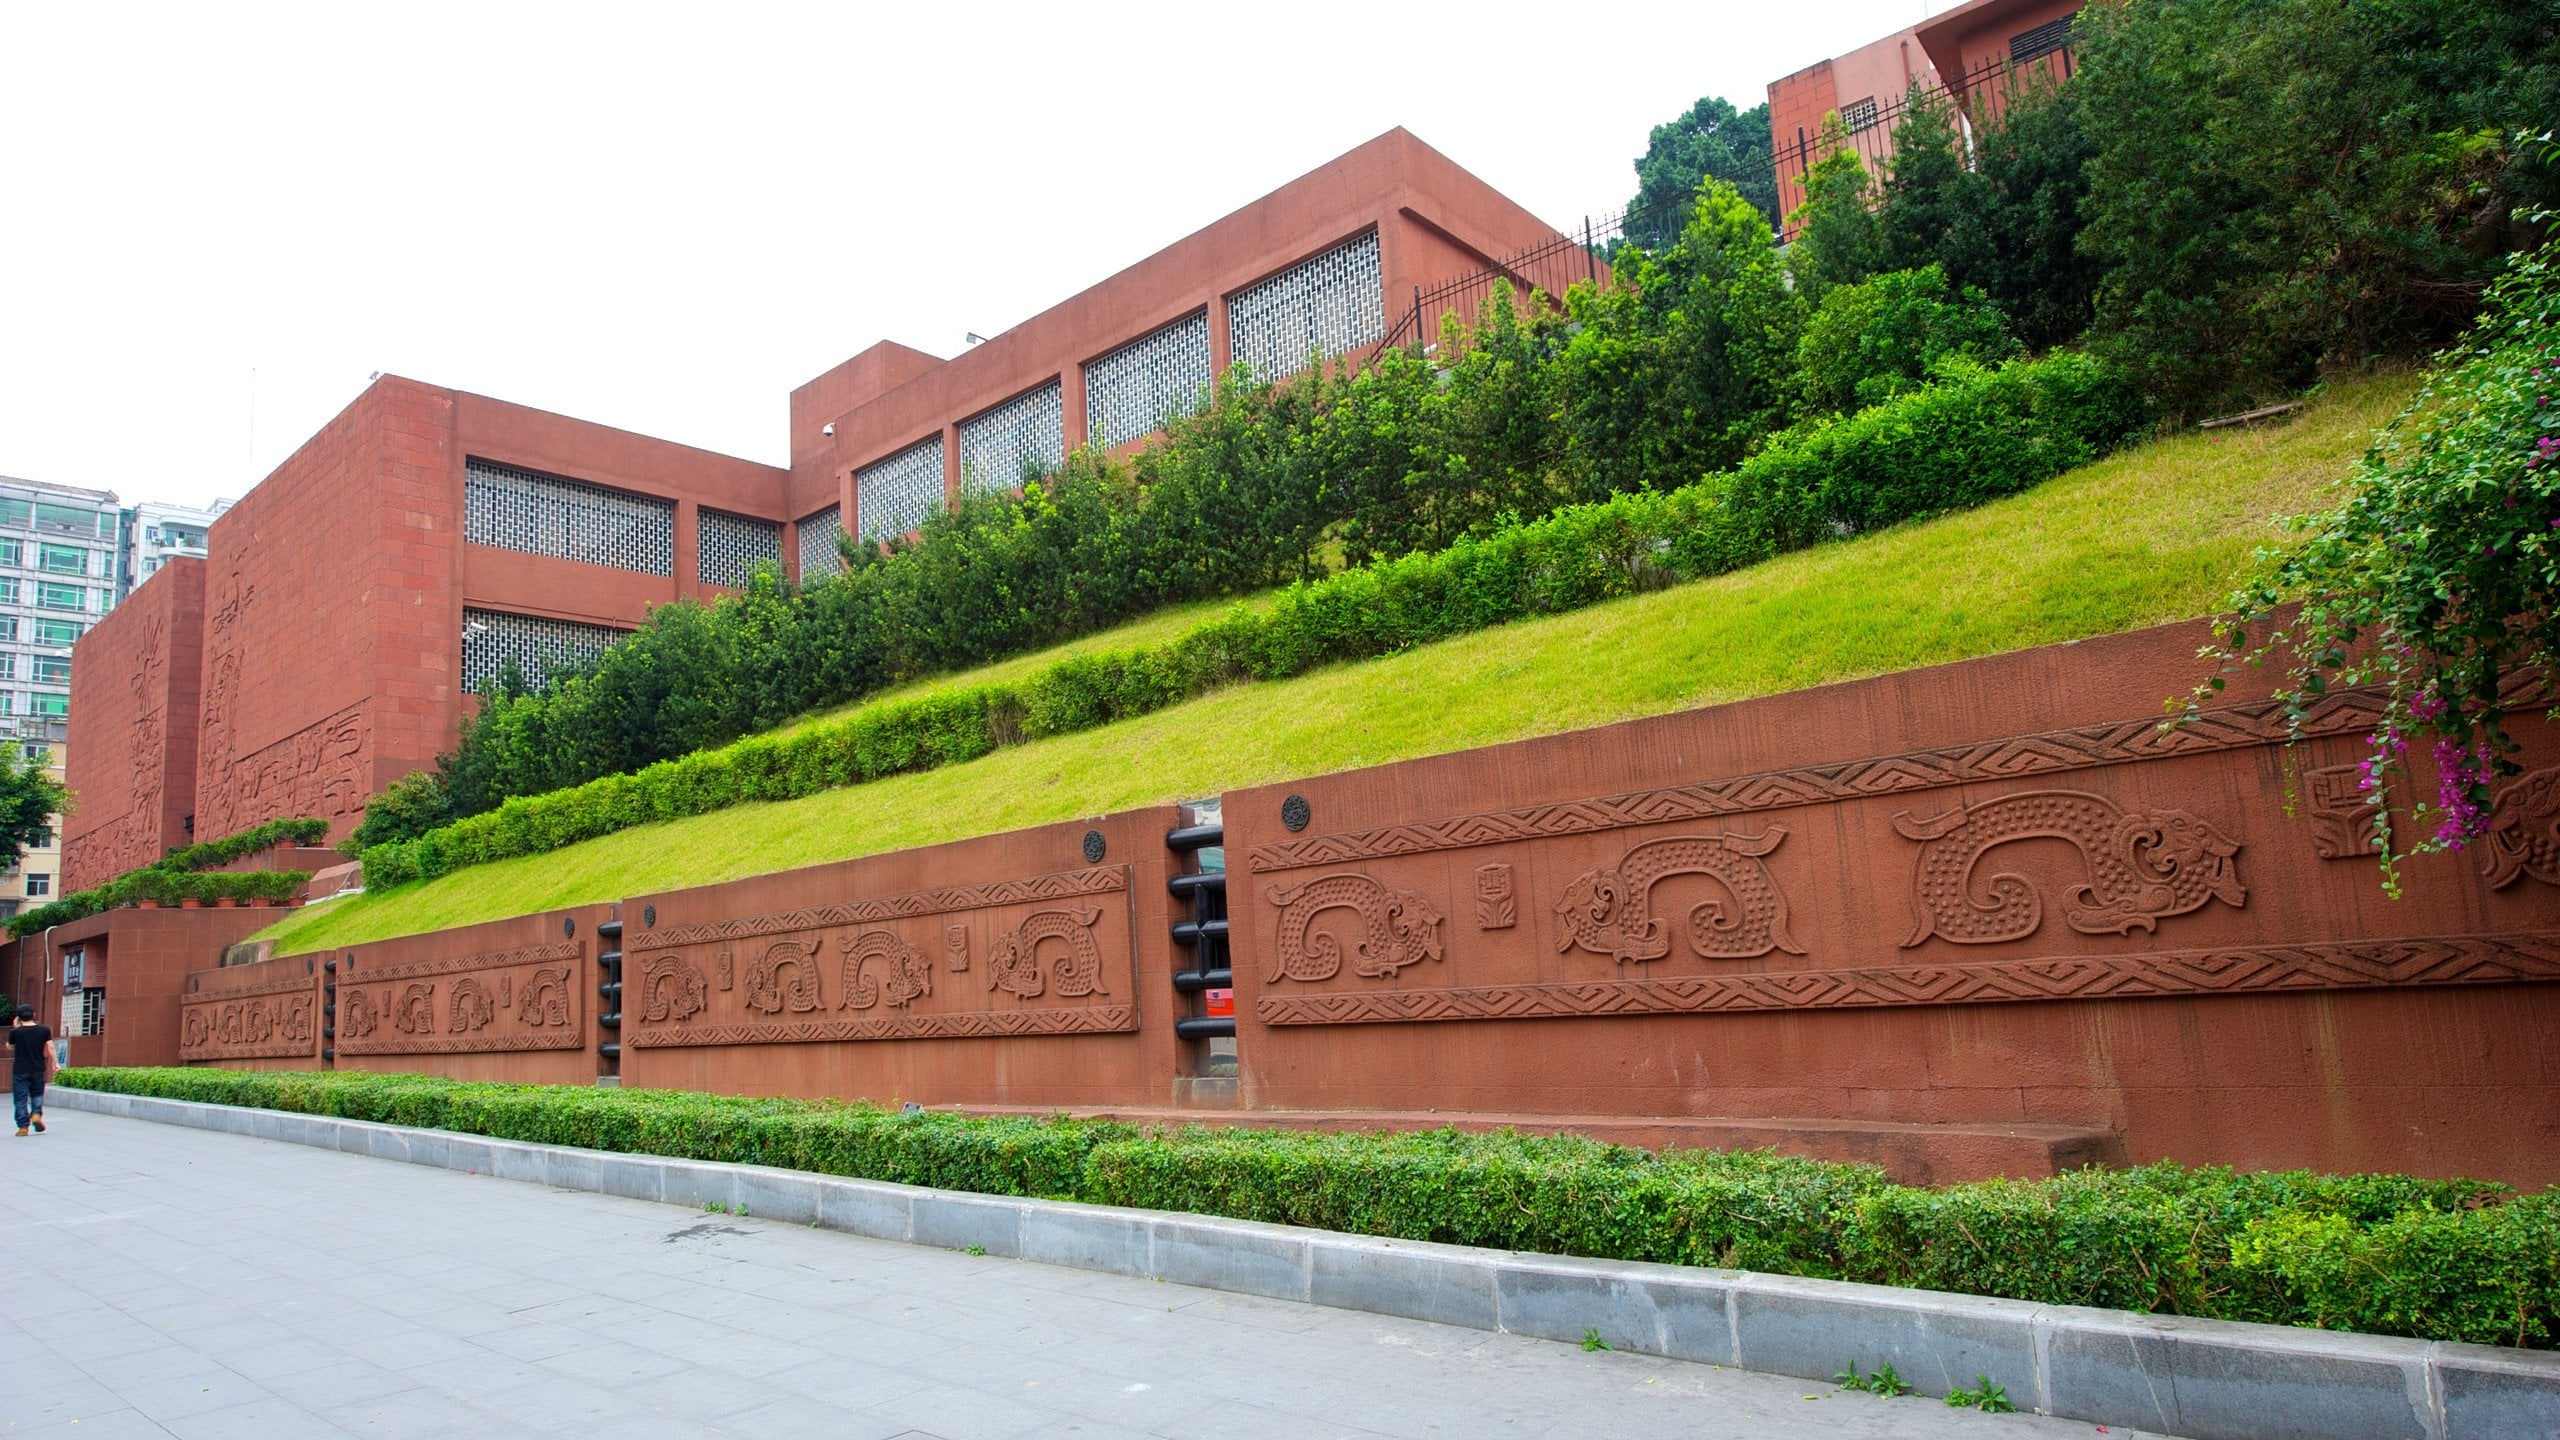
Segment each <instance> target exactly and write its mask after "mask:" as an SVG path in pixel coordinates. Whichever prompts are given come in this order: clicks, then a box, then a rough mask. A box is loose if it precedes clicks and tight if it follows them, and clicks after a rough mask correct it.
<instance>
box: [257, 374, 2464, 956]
mask: <svg viewBox="0 0 2560 1440" xmlns="http://www.w3.org/2000/svg"><path fill="white" fill-rule="evenodd" d="M2415 383H2416V382H2415V380H2414V379H2413V378H2410V377H2404V376H2379V377H2374V376H2368V377H2359V378H2356V379H2351V380H2347V381H2344V382H2341V383H2339V384H2336V385H2334V386H2333V387H2332V388H2331V391H2330V393H2328V394H2327V395H2326V396H2324V397H2323V398H2321V399H2320V400H2319V401H2317V402H2316V403H2315V404H2313V405H2312V406H2310V407H2308V409H2307V410H2306V411H2305V412H2303V413H2300V414H2298V415H2296V416H2294V417H2292V418H2291V419H2290V422H2289V423H2284V424H2277V425H2269V426H2263V427H2259V428H2254V429H2235V430H2225V431H2216V432H2212V433H2209V434H2184V435H2178V436H2175V437H2172V438H2170V439H2167V440H2163V441H2159V442H2156V443H2153V444H2150V445H2146V446H2143V447H2141V448H2139V449H2135V450H2131V451H2127V452H2126V453H2124V454H2122V455H2118V456H2115V457H2113V458H2111V459H2108V460H2104V461H2101V462H2099V463H2098V464H2095V465H2091V466H2087V467H2085V468H2083V469H2080V470H2076V471H2073V472H2072V473H2070V474H2068V475H2065V476H2062V477H2061V478H2059V479H2057V480H2054V481H2052V482H2050V483H2048V484H2045V485H2042V486H2039V487H2038V488H2036V489H2035V490H2032V491H2030V492H2028V493H2026V494H2024V495H2020V496H2017V497H2015V498H2012V499H2009V500H2004V501H2000V502H1997V503H1995V504H1991V505H1987V506H1984V507H1983V508H1981V509H1979V510H1974V511H1969V512H1967V513H1964V514H1961V515H1951V516H1947V517H1945V518H1942V519H1938V520H1933V521H1929V522H1927V523H1925V524H1919V525H1912V526H1906V527H1904V528H1901V529H1898V530H1893V531H1888V532H1886V533H1883V534H1879V535H1874V536H1869V537H1866V538H1863V539H1860V540H1857V541H1853V542H1850V543H1848V544H1842V545H1832V546H1825V547H1822V548H1820V549H1816V550H1810V551H1805V552H1802V553H1799V554H1795V555H1790V556H1786V557H1784V558H1781V559H1778V560H1775V561H1771V562H1769V563H1767V564H1764V565H1759V566H1755V567H1753V568H1752V569H1749V570H1745V571H1741V572H1738V573H1736V574H1732V575H1726V576H1721V577H1719V578H1717V579H1713V580H1706V581H1700V582H1698V583H1696V584H1692V585H1684V586H1681V587H1679V588H1676V589H1671V590H1664V591H1660V592H1657V593H1655V594H1651V595H1642V596H1637V597H1634V598H1632V599H1627V600H1621V601H1617V602H1614V603H1612V604H1608V605H1602V606H1598V607H1595V608H1593V609H1590V610H1584V611H1579V612H1576V613H1574V614H1570V615H1561V616H1554V617H1550V618H1546V619H1541V620H1535V621H1529V622H1525V623H1522V624H1518V625H1512V626H1507V627H1505V628H1503V629H1499V630H1493V631H1488V632H1485V633H1483V634H1478V635H1470V636H1465V637H1461V638H1459V639H1454V640H1450V641H1446V642H1444V643H1441V644H1437V645H1430V646H1425V647H1423V648H1420V649H1416V650H1412V651H1408V652H1406V653H1404V654H1401V655H1395V656H1391V657H1388V658H1386V659H1383V660H1375V661H1370V662H1367V663H1365V664H1359V665H1345V666H1339V667H1336V668H1333V669H1330V670H1324V671H1318V672H1316V673H1314V674H1310V675H1304V676H1300V677H1298V678H1297V679H1294V680H1287V681H1281V682H1278V683H1274V684H1264V685H1245V686H1239V687H1237V688H1235V689H1232V690H1228V691H1224V692H1221V693H1219V694H1216V695H1212V696H1209V697H1207V698H1205V699H1201V700H1196V701H1193V702H1191V703H1189V704H1186V705H1180V706H1176V707H1174V708H1173V709H1170V710H1165V711H1161V712H1159V713H1157V714H1154V715H1149V716H1144V717H1141V718H1139V719H1135V720H1130V721H1126V722H1124V723H1121V724H1118V725H1112V726H1108V727H1105V728H1103V729H1100V730H1093V731H1087V732H1084V733H1082V734H1076V735H1067V736H1061V737H1058V738H1055V739H1050V740H1042V741H1036V742H1033V743H1031V744H1026V745H1021V746H1017V747H1013V748H1010V749H1005V750H1000V751H997V752H996V753H995V754H993V755H989V756H987V757H985V758H983V759H979V760H975V761H971V762H969V763H968V764H965V765H957V766H952V767H949V768H946V769H942V770H933V771H926V772H924V773H921V774H914V775H901V776H897V777H894V778H891V779H887V780H881V781H876V782H873V783H871V784H868V785H857V786H851V787H848V788H846V789H842V790H833V791H829V792H827V793H825V794H821V795H812V796H808V797H805V798H803V799H799V800H791V801H785V802H780V803H775V804H761V805H742V806H737V807H734V808H731V809H728V810H723V811H720V812H718V813H716V814H711V815H704V816H697V817H695V818H692V819H688V820H679V821H673V822H670V823H668V824H664V825H651V826H645V827H642V828H640V829H636V830H626V831H623V832H621V833H619V834H615V835H609V836H605V837H603V838H601V839H597V840H591V841H588V842H586V843H584V844H581V845H575V846H571V847H569V848H567V849H564V850H558V851H554V852H552V853H550V854H547V855H535V856H526V857H523V858H520V859H514V860H502V861H498V862H495V863H492V864H487V865H478V866H473V867H472V868H470V869H468V870H464V871H461V872H458V873H456V874H454V875H450V876H447V877H445V878H443V879H440V880H434V881H430V882H428V883H426V884H423V885H415V886H409V887H406V888H403V889H398V890H392V891H386V892H383V893H381V894H378V895H365V896H359V897H356V898H354V899H351V900H345V901H337V902H332V903H330V904H328V905H324V906H321V907H318V908H316V909H311V910H306V911H297V912H295V913H294V914H293V915H292V916H290V917H289V918H287V919H286V920H284V921H283V922H281V923H279V924H277V925H275V926H273V927H271V928H269V929H268V930H267V931H265V932H264V934H265V935H266V936H267V937H268V938H271V939H274V940H275V941H276V942H277V948H278V951H279V952H280V953H292V952H297V951H302V950H312V949H322V948H327V947H330V946H336V945H348V944H355V943H358V942H361V941H366V940H378V939H383V938H386V937H389V936H394V935H406V934H412V933H415V932H418V931H422V930H433V929H440V928H443V927H446V926H452V925H466V924H471V923H474V922H477V921H482V920H495V919H500V918H503V917H505V916H509V915H520V914H524V913H527V912H529V911H534V910H541V909H546V908H551V907H555V906H561V905H573V904H585V903H591V902H595V901H604V900H616V899H620V898H622V897H624V896H628V895H634V894H639V893H642V892H644V891H651V890H662V889H673V888H678V887H682V886H688V885H702V884H710V883H714V882H717V881H722V880H730V879H735V878H738V877H740V876H745V875H757V874H763V873H766V872H768V871H774V870H785V869H790V868H792V867H794V866H801V865H812V864H817V863H819V862H822V861H827V860H842V859H848V858H851V857H853V856H857V855H869V854H876V853H878V852H881V851H886V850H899V849H905V848H908V847H911V846H917V845H930V844H936V843H939V842H942V841H946V840H957V839H962V838H965V837H968V836H973V835H985V834H991V833H994V832H996V831H1001V830H1011V829H1015V828H1018V827H1021V826H1026V825H1036V824H1043V823H1047V822H1051V821H1056V820H1065V819H1072V818H1075V817H1078V816H1087V815H1099V814H1103V813H1106V812H1109V811H1113V810H1122V809H1127V808H1130V807H1133V806H1139V805H1152V804H1161V803H1164V802H1167V801H1173V800H1183V799H1194V798H1198V797H1202V796H1207V795H1215V794H1218V793H1220V792H1222V791H1224V790H1228V789H1232V788H1237V787H1241V786H1246V785H1258V784H1263V783H1267V782H1270V781H1275V780H1282V779H1287V778H1290V777H1292V776H1300V775H1314V774H1324V773H1329V772H1332V771H1338V770H1347V769H1353V768H1357V767H1359V766H1363V765H1378V764H1383V763H1386V762H1388V761H1393V760H1404V759H1410V758H1412V757H1414V756H1417V755H1433V754H1439V753H1442V752H1444V751H1450V750H1462V749H1466V748H1468V747H1471V746H1477V745H1489V744H1494V743H1498V742H1500V741H1505V740H1518V739H1523V738H1526V737H1529V736H1533V735H1547V734H1553V733H1555V732H1557V731H1562V730H1575V729H1581V728H1584V727H1587V726H1593V725H1603V724H1607V723H1609V722H1611V721H1616V720H1626V719H1631V718H1634V717H1636V716H1641V715H1658V714H1662V713H1665V712H1667V711H1672V710H1680V709H1686V708H1689V707H1692V706H1698V705H1711V704H1718V703H1722V702H1725V701H1730V700H1741V699H1747V698H1749V697H1751V696H1755V695H1768V694H1774V693H1778V692H1781V691H1786V690H1796V689H1802V688H1805V687H1807V686H1812V685H1821V684H1828V683H1831V682H1833V681H1839V680H1851V679H1857V678H1859V677H1862V676H1867V675H1876V674H1881V673H1884V672H1886V671H1891V670H1902V669H1909V668H1911V667H1914V666H1920V665H1934V664H1940V663H1943V662H1946V661H1951V660H1962V659H1968V658H1971V657H1973V656H1977V655H1989V654H1996V653H1998V652H2001V651H2005V650H2017V649H2023V648H2025V647H2028V646H2033V645H2043V644H2048V643H2052V642H2055V641H2061V640H2072V639H2080V638H2085V637H2087V636H2091V635H2103V634H2108V633H2110V632H2113V631H2118V630H2128V629H2134V628H2138V627H2141V626H2145V625H2155V624H2161V623H2165V622H2168V621H2172V620H2181V619H2188V618H2192V617H2194V616H2198V615H2204V614H2208V613H2211V612H2212V611H2213V610H2215V609H2216V608H2217V607H2218V606H2219V605H2220V604H2221V602H2222V600H2223V599H2224V597H2225V596H2226V595H2228V594H2229V592H2230V590H2231V587H2232V585H2233V584H2234V583H2235V581H2236V580H2237V579H2238V578H2239V576H2240V575H2241V573H2242V572H2243V571H2244V569H2245V568H2246V566H2247V563H2248V558H2249V554H2250V551H2251V550H2252V549H2253V548H2254V547H2256V546H2258V545H2261V544H2264V543H2266V542H2267V541H2268V540H2270V539H2271V538H2273V537H2274V536H2275V534H2276V533H2277V532H2276V530H2275V528H2274V526H2273V525H2272V523H2271V519H2272V517H2274V516H2277V515H2280V514H2287V513H2293V512H2297V511H2301V510H2304V509H2308V508H2311V507H2312V506H2313V505H2314V504H2316V503H2318V501H2319V498H2320V496H2321V492H2322V491H2323V490H2324V488H2325V487H2326V485H2327V483H2328V482H2330V481H2332V480H2334V479H2336V478H2337V477H2339V476H2341V475H2343V474H2345V473H2346V470H2347V468H2348V466H2349V465H2350V464H2351V463H2353V461H2354V460H2355V458H2356V457H2357V456H2358V455H2360V454H2362V453H2363V451H2364V448H2365V445H2366V443H2367V441H2368V438H2369V437H2370V435H2371V433H2372V432H2373V430H2374V429H2375V428H2376V427H2377V426H2379V425H2381V424H2383V423H2384V422H2386V421H2388V420H2389V419H2390V418H2391V416H2392V415H2393V414H2394V413H2395V412H2396V411H2397V410H2398V408H2399V407H2400V406H2401V405H2402V404H2403V403H2404V402H2405V401H2406V399H2407V397H2408V395H2409V393H2410V391H2411V390H2412V389H2413V388H2414V387H2415ZM1198 618H1200V612H1199V611H1197V610H1195V611H1192V612H1189V613H1187V614H1185V615H1182V616H1179V617H1168V616H1155V617H1150V618H1149V619H1147V620H1145V621H1141V622H1138V623H1137V624H1134V625H1131V626H1128V627H1124V628H1123V629H1121V630H1118V631H1114V632H1111V633H1109V634H1106V635H1100V636H1094V637H1091V638H1088V639H1086V640H1083V641H1078V642H1076V643H1075V645H1073V646H1071V647H1064V648H1062V649H1061V650H1058V651H1053V652H1050V654H1049V655H1047V656H1043V657H1026V658H1023V659H1017V660H1011V661H1006V662H1003V663H1002V664H1000V665H996V666H990V667H987V668H986V669H984V670H979V671H973V672H970V673H969V674H967V675H962V676H954V677H951V678H950V679H949V680H946V681H940V682H928V684H929V685H931V686H939V685H945V684H950V685H957V684H968V683H975V682H977V681H980V680H984V679H991V678H995V677H997V676H999V675H1005V674H1013V673H1017V672H1024V673H1027V671H1028V670H1029V669H1031V668H1034V667H1036V666H1037V665H1039V664H1041V663H1045V662H1046V660H1048V659H1053V658H1057V657H1058V656H1060V655H1063V654H1066V653H1071V652H1076V651H1091V650H1105V649H1118V648H1123V647H1126V646H1128V645H1131V644H1136V643H1143V642H1145V641H1148V640H1154V639H1163V638H1170V637H1171V636H1172V635H1174V634H1178V633H1180V629H1181V628H1184V627H1187V626H1188V625H1189V624H1191V623H1193V622H1195V621H1196V620H1197V619H1198ZM1595 657H1602V658H1601V659H1600V661H1599V663H1595ZM919 688H925V687H919ZM910 693H913V692H910ZM1421 696H1429V697H1431V698H1430V701H1429V703H1427V704H1426V703H1418V702H1417V697H1421Z"/></svg>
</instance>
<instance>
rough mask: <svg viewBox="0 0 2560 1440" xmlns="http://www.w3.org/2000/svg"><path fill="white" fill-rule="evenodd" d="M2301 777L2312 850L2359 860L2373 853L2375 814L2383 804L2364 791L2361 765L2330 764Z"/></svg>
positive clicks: (2328, 857) (2329, 856)
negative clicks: (2306, 801)
mask: <svg viewBox="0 0 2560 1440" xmlns="http://www.w3.org/2000/svg"><path fill="white" fill-rule="evenodd" d="M2302 781H2303V790H2304V792H2305V794H2306V795H2307V797H2308V800H2309V804H2308V805H2307V806H2306V807H2305V813H2306V814H2307V815H2308V816H2309V817H2310V820H2311V850H2312V853H2313V854H2315V855H2318V856H2319V857H2320V858H2321V859H2323V860H2361V859H2363V858H2364V857H2366V856H2368V855H2371V854H2373V853H2374V833H2373V822H2374V816H2375V813H2376V812H2377V811H2379V810H2380V809H2381V808H2382V807H2381V806H2380V805H2378V804H2376V803H2375V801H2374V797H2372V796H2370V795H2368V794H2366V793H2365V789H2364V767H2363V766H2361V765H2332V766H2330V767H2329V768H2327V769H2325V770H2314V771H2312V772H2311V773H2310V774H2308V775H2305V776H2303V777H2302Z"/></svg>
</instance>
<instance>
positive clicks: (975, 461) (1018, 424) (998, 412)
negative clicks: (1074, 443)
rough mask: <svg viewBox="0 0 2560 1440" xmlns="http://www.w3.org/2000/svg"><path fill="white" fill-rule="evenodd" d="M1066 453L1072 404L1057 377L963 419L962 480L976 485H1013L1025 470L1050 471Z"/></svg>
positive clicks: (980, 487)
mask: <svg viewBox="0 0 2560 1440" xmlns="http://www.w3.org/2000/svg"><path fill="white" fill-rule="evenodd" d="M1066 458H1067V429H1066V409H1065V406H1064V403H1063V402H1062V401H1061V399H1060V398H1059V391H1058V382H1057V381H1055V380H1052V381H1050V382H1049V383H1048V384H1046V385H1043V386H1041V387H1040V388H1039V389H1037V390H1033V391H1029V392H1027V393H1025V394H1022V395H1017V396H1015V397H1014V398H1013V399H1011V400H1007V401H1006V402H1004V403H1003V404H1001V405H999V406H997V407H996V408H994V409H993V410H990V411H988V412H987V413H986V414H984V415H981V416H979V417H978V418H977V419H975V420H964V421H962V422H960V483H961V484H962V485H963V486H965V487H967V488H968V489H970V490H1010V489H1012V488H1013V487H1015V486H1017V485H1019V484H1021V483H1022V477H1023V472H1024V471H1026V470H1037V471H1039V472H1040V473H1043V474H1046V473H1047V472H1049V471H1052V470H1055V469H1057V468H1058V467H1059V466H1060V465H1062V464H1064V463H1066Z"/></svg>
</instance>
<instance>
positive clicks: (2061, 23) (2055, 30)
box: [2009, 15, 2073, 65]
mask: <svg viewBox="0 0 2560 1440" xmlns="http://www.w3.org/2000/svg"><path fill="white" fill-rule="evenodd" d="M2072 19H2073V17H2072V16H2069V15H2065V16H2063V17H2062V18H2060V19H2058V20H2047V21H2046V22H2044V23H2043V24H2041V25H2038V26H2036V27H2035V28H2034V29H2032V30H2021V31H2019V32H2018V33H2017V34H2015V35H2012V36H2010V37H2009V63H2011V64H2013V65H2024V64H2026V63H2027V62H2028V61H2030V60H2041V59H2043V58H2044V57H2045V56H2047V55H2050V54H2052V53H2053V52H2054V51H2056V50H2062V49H2067V48H2069V47H2070V44H2071V21H2072Z"/></svg>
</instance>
